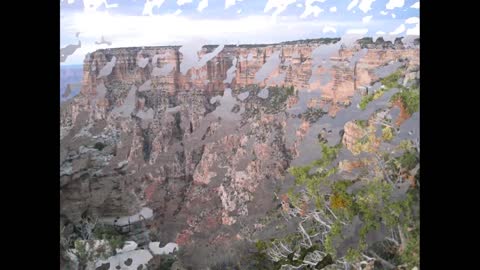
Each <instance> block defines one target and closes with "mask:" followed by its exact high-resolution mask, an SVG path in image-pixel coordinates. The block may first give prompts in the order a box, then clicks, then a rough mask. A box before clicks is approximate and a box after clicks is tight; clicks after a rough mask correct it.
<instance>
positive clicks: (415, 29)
mask: <svg viewBox="0 0 480 270" xmlns="http://www.w3.org/2000/svg"><path fill="white" fill-rule="evenodd" d="M407 35H408V36H409V35H414V36H419V35H420V23H417V24H415V27H413V28H409V29H407Z"/></svg>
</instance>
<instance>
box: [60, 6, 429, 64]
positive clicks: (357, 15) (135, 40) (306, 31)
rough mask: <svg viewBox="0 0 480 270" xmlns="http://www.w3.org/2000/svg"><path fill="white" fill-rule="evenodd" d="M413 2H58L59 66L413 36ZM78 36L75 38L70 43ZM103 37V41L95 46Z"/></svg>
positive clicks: (416, 23) (415, 26) (415, 32)
mask: <svg viewBox="0 0 480 270" xmlns="http://www.w3.org/2000/svg"><path fill="white" fill-rule="evenodd" d="M419 12H420V3H419V1H418V0H61V1H60V48H64V47H66V46H68V45H70V44H78V42H79V41H80V42H81V47H80V48H78V49H76V50H75V52H74V53H73V54H72V55H70V56H68V57H67V59H66V61H65V62H62V63H61V64H62V65H78V64H82V63H83V60H84V58H85V55H86V54H87V53H89V52H93V51H95V50H98V49H103V48H116V47H133V46H156V45H182V44H185V43H189V42H192V40H195V41H196V42H202V43H203V44H247V43H248V44H252V43H274V42H282V41H289V40H298V39H308V38H322V37H342V36H343V35H346V34H357V35H362V36H371V37H376V36H385V35H387V36H407V35H419V29H420V20H419ZM77 33H78V36H77ZM102 37H103V41H108V42H103V43H102Z"/></svg>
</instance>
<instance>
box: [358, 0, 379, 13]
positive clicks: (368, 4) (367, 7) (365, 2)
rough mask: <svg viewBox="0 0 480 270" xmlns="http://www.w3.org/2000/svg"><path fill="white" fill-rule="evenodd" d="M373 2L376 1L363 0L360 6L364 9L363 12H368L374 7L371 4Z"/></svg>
mask: <svg viewBox="0 0 480 270" xmlns="http://www.w3.org/2000/svg"><path fill="white" fill-rule="evenodd" d="M373 2H375V0H361V2H360V5H358V8H359V9H360V10H361V11H363V13H367V12H368V11H369V10H371V9H372V8H371V6H372V3H373Z"/></svg>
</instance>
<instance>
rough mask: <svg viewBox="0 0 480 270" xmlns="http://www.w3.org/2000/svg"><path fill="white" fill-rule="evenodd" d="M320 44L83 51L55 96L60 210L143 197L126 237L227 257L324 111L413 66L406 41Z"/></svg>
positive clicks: (110, 212) (119, 213)
mask: <svg viewBox="0 0 480 270" xmlns="http://www.w3.org/2000/svg"><path fill="white" fill-rule="evenodd" d="M322 43H325V42H324V41H322V40H316V41H315V40H314V41H312V42H297V43H295V42H292V43H288V44H273V45H264V46H263V45H261V46H260V45H259V46H251V45H240V46H224V47H216V46H204V47H202V48H200V50H199V51H198V52H197V51H196V50H194V49H191V48H186V47H182V48H180V47H144V48H120V49H107V50H99V51H96V52H93V53H91V54H89V55H88V56H87V57H86V59H85V62H84V67H83V72H84V76H83V85H82V89H81V93H80V94H79V95H78V96H76V97H75V98H74V99H72V100H70V101H68V102H67V103H65V104H63V106H62V108H61V120H60V122H61V141H60V144H61V148H60V149H61V152H60V157H61V163H60V175H61V176H60V194H61V209H60V214H61V219H62V220H61V222H63V223H64V224H65V223H67V224H68V223H70V224H76V223H78V222H79V221H80V220H81V219H82V216H96V217H99V218H110V217H112V218H117V219H118V218H119V217H123V216H131V215H135V214H136V213H138V212H139V211H140V210H141V209H142V208H143V207H148V208H149V209H151V210H153V216H152V217H151V218H148V219H146V221H145V226H144V229H143V230H144V232H147V234H146V236H145V237H144V238H142V239H141V240H138V239H137V242H140V243H138V244H139V245H142V244H143V245H146V244H147V243H149V242H151V241H160V242H161V243H164V242H165V243H166V242H175V243H177V244H178V245H179V246H180V249H181V250H182V255H181V256H182V258H183V259H182V260H183V263H184V265H185V267H188V266H190V267H192V266H195V269H206V267H207V266H209V265H213V264H216V263H221V261H222V260H227V259H229V258H232V259H235V253H234V252H235V251H238V250H239V249H242V248H243V247H244V246H242V244H241V243H248V241H249V240H250V239H251V234H252V232H253V231H255V230H256V228H258V226H254V224H256V222H257V220H258V219H259V218H260V217H262V216H264V215H265V213H266V212H267V211H268V210H269V209H272V208H274V207H277V203H278V202H276V201H275V196H276V195H275V191H276V190H277V191H278V190H280V188H281V186H282V185H283V184H284V181H288V180H286V178H285V176H286V175H287V172H286V169H287V168H288V166H289V165H290V163H291V162H294V161H295V160H299V159H302V158H305V157H306V158H307V159H309V158H315V157H316V156H315V155H317V156H318V150H315V149H312V147H311V145H312V143H314V142H315V141H316V138H317V135H318V134H319V133H320V130H321V127H323V126H322V125H324V124H325V123H326V121H327V120H326V119H327V118H326V117H329V118H328V119H334V118H332V117H335V116H337V114H339V113H341V112H342V111H344V110H347V109H348V108H349V107H353V106H352V105H351V104H352V98H353V97H354V96H355V95H359V89H360V88H361V87H367V86H371V85H372V84H373V83H375V82H376V81H378V80H379V78H380V77H381V76H382V75H379V73H378V72H377V71H378V69H381V68H383V67H385V66H389V65H397V64H398V63H400V62H401V65H404V66H409V67H410V66H418V61H419V59H418V58H419V55H418V48H416V47H408V46H404V45H401V46H400V45H399V46H397V47H395V46H391V47H388V48H367V49H366V48H361V46H358V45H356V46H350V47H348V48H346V47H343V46H341V41H339V42H335V41H333V42H331V41H330V43H329V44H322ZM292 86H293V89H292V88H290V87H292ZM326 114H328V115H326ZM324 115H325V116H324ZM341 119H343V118H342V116H341V115H340V116H338V118H336V120H335V121H337V122H338V123H337V122H335V123H336V124H332V126H330V127H329V128H330V131H331V129H335V128H336V127H340V128H341V129H343V125H344V124H345V122H346V121H343V122H342V120H341ZM332 121H333V120H332ZM332 123H333V122H332ZM335 125H336V126H335ZM350 125H351V124H349V125H347V127H346V128H347V129H346V130H345V131H347V130H349V131H350V130H351V129H352V128H354V127H353V126H350ZM352 130H354V129H352ZM348 133H349V134H346V136H345V137H344V139H343V140H344V142H345V143H346V144H349V143H350V141H349V138H352V137H355V136H356V135H355V134H353V133H355V132H353V133H351V132H348ZM327 137H328V141H329V142H331V143H332V142H335V143H336V142H338V141H339V140H341V137H340V135H339V132H338V131H336V132H333V133H330V132H327ZM239 243H240V244H239ZM219 251H221V252H222V256H218V252H219ZM216 254H217V255H216ZM237 259H238V258H237Z"/></svg>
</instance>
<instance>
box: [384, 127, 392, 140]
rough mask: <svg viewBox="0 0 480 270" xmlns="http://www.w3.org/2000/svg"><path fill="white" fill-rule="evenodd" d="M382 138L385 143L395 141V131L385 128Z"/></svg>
mask: <svg viewBox="0 0 480 270" xmlns="http://www.w3.org/2000/svg"><path fill="white" fill-rule="evenodd" d="M382 138H383V140H384V141H391V140H392V139H393V131H392V128H391V127H384V128H383V129H382Z"/></svg>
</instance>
